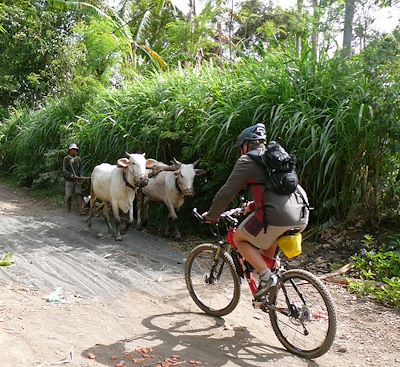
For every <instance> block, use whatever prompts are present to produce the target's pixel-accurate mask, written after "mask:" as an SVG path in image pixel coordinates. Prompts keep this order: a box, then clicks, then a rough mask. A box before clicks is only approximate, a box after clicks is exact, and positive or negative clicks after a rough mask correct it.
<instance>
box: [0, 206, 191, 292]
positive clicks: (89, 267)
mask: <svg viewBox="0 0 400 367" xmlns="http://www.w3.org/2000/svg"><path fill="white" fill-rule="evenodd" d="M14 204H15V203H14ZM13 209H14V210H13V212H10V211H4V210H3V211H2V212H1V214H2V215H0V239H1V243H0V244H1V245H2V249H1V250H2V252H11V253H13V254H15V257H16V262H17V264H18V266H14V267H10V268H7V269H1V268H0V274H2V277H3V279H6V280H8V281H9V282H16V283H19V284H21V285H24V286H27V287H30V288H35V289H41V290H49V291H50V290H52V289H54V288H56V287H62V288H63V289H65V290H66V291H67V292H71V293H73V294H75V295H79V296H83V297H100V298H101V297H105V298H113V297H117V296H121V295H123V294H125V293H126V291H127V290H130V289H137V290H139V291H148V290H149V289H151V292H152V293H154V292H157V293H158V294H159V295H165V294H166V289H165V287H164V286H163V284H162V282H164V281H168V279H170V278H171V277H173V276H174V277H175V278H176V274H177V273H178V274H179V273H180V274H183V266H182V265H181V264H182V255H181V254H179V253H178V252H175V251H174V250H172V249H171V248H169V246H168V242H167V241H163V240H160V239H158V238H155V237H153V236H151V235H149V234H146V233H141V232H137V231H135V230H132V229H130V232H128V234H127V235H126V236H124V237H123V241H122V242H116V241H114V239H113V238H112V236H111V235H110V234H104V231H105V229H106V227H105V224H104V222H103V220H102V218H95V220H94V221H93V227H92V229H91V230H90V231H89V230H88V229H87V228H86V224H85V221H84V217H80V216H77V215H75V214H70V215H67V213H62V212H60V210H56V211H55V212H50V211H47V212H46V211H42V210H39V209H38V210H37V213H35V207H33V208H32V210H29V212H25V210H24V209H23V208H22V205H21V207H20V206H19V205H18V204H16V205H14V208H13ZM21 212H25V214H26V215H21ZM182 278H183V275H182ZM157 280H158V281H157ZM182 280H183V279H182Z"/></svg>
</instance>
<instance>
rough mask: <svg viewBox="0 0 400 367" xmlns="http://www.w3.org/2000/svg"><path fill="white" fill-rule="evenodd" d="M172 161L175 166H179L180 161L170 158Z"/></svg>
mask: <svg viewBox="0 0 400 367" xmlns="http://www.w3.org/2000/svg"><path fill="white" fill-rule="evenodd" d="M172 162H173V163H175V164H176V165H177V166H180V165H181V164H182V163H181V162H179V161H177V160H176V159H175V158H173V159H172Z"/></svg>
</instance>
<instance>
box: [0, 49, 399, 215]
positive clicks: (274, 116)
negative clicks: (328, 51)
mask: <svg viewBox="0 0 400 367" xmlns="http://www.w3.org/2000/svg"><path fill="white" fill-rule="evenodd" d="M371 83H372V82H371V79H370V78H367V77H365V70H364V65H363V63H362V60H359V59H354V60H349V61H344V60H342V59H341V58H339V57H337V58H334V59H331V60H324V61H322V62H321V63H320V64H315V63H313V62H312V61H310V60H309V59H308V58H307V55H303V56H302V58H300V59H296V58H293V57H292V56H291V55H287V54H284V53H279V52H273V53H271V54H269V55H267V56H266V57H265V58H264V59H263V60H262V61H254V60H246V59H244V60H242V61H240V62H238V63H237V64H226V65H224V66H222V67H220V66H215V65H211V64H205V65H203V66H202V67H201V68H199V69H177V70H174V71H170V72H165V73H154V74H153V75H152V76H150V77H147V78H144V77H138V78H137V79H136V80H135V81H134V82H131V83H129V84H127V85H125V86H124V87H123V88H121V89H117V90H116V89H102V88H97V87H96V85H92V84H91V82H90V81H89V82H87V86H86V87H85V83H83V84H82V86H81V87H80V88H79V91H75V92H74V93H72V95H71V96H69V97H66V98H61V99H57V100H52V101H49V102H48V104H47V105H46V106H45V107H44V108H42V109H41V110H38V111H26V110H19V111H16V112H15V113H14V114H12V116H11V117H10V118H9V119H8V120H7V121H5V122H4V123H3V124H2V125H1V127H0V148H1V152H2V161H3V169H7V170H8V171H9V172H11V173H12V174H13V175H14V176H15V177H16V178H17V179H18V181H19V183H20V184H24V185H38V186H42V187H46V185H47V187H50V186H52V185H55V184H57V179H56V177H57V176H56V175H55V174H53V176H52V173H54V172H55V173H57V172H58V171H59V169H60V166H61V161H62V157H63V155H64V154H65V153H66V146H67V145H68V144H69V143H70V142H72V141H75V142H77V143H78V144H79V145H80V147H81V149H80V156H81V157H82V160H83V163H84V171H85V174H86V175H89V174H90V172H91V170H92V169H93V167H94V166H95V165H97V164H99V163H102V162H109V163H115V162H116V161H117V159H118V158H120V157H122V156H123V155H124V154H125V152H126V151H128V152H146V154H147V156H148V157H152V158H156V159H159V160H161V161H164V162H169V161H170V160H171V159H172V158H173V157H175V158H177V159H178V160H180V161H182V162H185V163H188V162H193V161H195V160H197V159H198V158H201V159H202V161H201V168H204V169H206V170H207V172H208V180H207V182H204V181H202V180H200V179H197V182H196V189H197V195H196V197H195V199H194V200H193V201H192V202H191V203H192V206H197V207H199V208H200V209H204V210H206V209H207V208H208V206H209V203H210V201H211V200H212V198H213V196H214V194H215V192H216V191H217V190H218V189H219V187H221V185H222V184H223V183H224V181H225V180H226V178H227V177H228V175H229V173H230V171H231V169H232V167H233V165H234V163H235V161H236V159H237V157H238V151H237V149H236V148H235V147H234V143H235V140H236V137H237V135H238V134H239V132H240V131H241V130H242V129H243V128H245V127H247V126H248V125H250V124H253V123H255V122H259V121H262V122H264V123H265V124H266V125H267V129H268V137H269V139H270V140H277V141H278V142H281V143H282V145H283V146H284V147H286V148H287V150H288V151H289V152H291V153H294V154H295V155H296V156H297V159H298V171H299V174H300V179H301V183H302V185H303V186H304V187H305V189H306V191H307V192H308V194H309V197H310V201H311V203H312V205H313V206H314V207H316V211H315V212H314V215H313V217H314V218H315V219H316V220H317V221H318V222H319V223H328V222H329V221H331V220H332V218H335V219H339V220H341V221H347V220H356V219H358V218H359V216H360V215H363V214H368V213H369V212H371V210H370V209H371V208H378V209H380V208H387V207H389V208H394V205H395V203H394V202H391V203H389V202H388V200H389V199H390V198H391V197H393V195H388V194H387V193H389V192H392V191H393V187H395V184H396V182H395V180H396V172H398V170H399V169H400V159H399V153H398V152H397V153H396V152H395V153H393V152H392V151H390V149H389V147H390V146H393V144H395V142H396V141H397V140H396V139H397V138H396V135H395V134H392V133H391V130H390V129H389V125H387V124H383V123H382V121H381V114H379V113H378V111H379V110H380V109H381V107H380V105H378V104H377V103H376V101H375V97H374V96H373V95H371V92H370V88H372V86H373V85H372V84H371ZM388 88H389V90H390V87H388ZM387 94H388V98H389V100H390V98H392V97H393V96H392V95H390V93H389V92H387ZM43 174H46V175H47V176H46V175H45V176H43ZM46 177H53V182H51V179H50V178H49V179H48V180H46V179H45V178H46ZM376 203H378V206H377V205H376Z"/></svg>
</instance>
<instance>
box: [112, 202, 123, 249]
mask: <svg viewBox="0 0 400 367" xmlns="http://www.w3.org/2000/svg"><path fill="white" fill-rule="evenodd" d="M111 206H112V211H113V214H114V221H115V240H116V241H121V240H122V237H121V232H120V231H119V227H120V225H121V217H120V216H119V206H118V203H117V202H112V203H111Z"/></svg>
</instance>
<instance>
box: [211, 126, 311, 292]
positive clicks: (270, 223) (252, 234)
mask: <svg viewBox="0 0 400 367" xmlns="http://www.w3.org/2000/svg"><path fill="white" fill-rule="evenodd" d="M265 139H266V132H265V125H264V124H261V123H258V124H256V125H252V126H250V127H248V128H246V129H244V130H243V131H242V132H241V133H240V135H239V137H238V139H237V143H236V145H237V147H238V148H239V149H240V153H241V157H240V158H239V159H238V160H237V161H236V164H235V166H234V168H233V170H232V172H231V174H230V176H229V177H228V179H227V181H226V182H225V184H224V185H223V186H222V187H221V188H220V190H219V191H218V192H217V194H216V195H215V197H214V199H213V201H212V204H211V207H210V209H209V210H208V212H205V213H203V218H204V219H205V221H207V222H209V223H214V222H217V221H218V219H219V216H220V215H221V213H222V212H224V211H225V209H226V207H227V206H228V205H229V203H230V202H231V201H232V200H233V199H234V197H235V196H236V194H237V193H238V192H239V191H240V190H241V189H242V188H243V186H248V187H250V190H251V196H252V199H253V201H252V202H250V203H247V204H244V213H245V214H247V213H249V212H252V214H251V215H249V216H248V217H247V218H246V219H245V220H244V221H243V222H242V223H240V225H239V226H238V228H237V230H236V232H235V235H234V241H235V243H236V245H237V247H238V250H239V252H240V253H241V255H242V256H243V257H244V258H245V259H246V260H247V261H248V262H249V263H250V264H251V265H252V266H253V267H254V268H255V269H256V271H257V272H258V274H259V278H260V282H259V285H258V289H257V292H256V299H261V298H262V297H264V296H265V295H266V294H267V293H268V291H269V289H270V288H271V287H274V286H275V285H276V283H277V278H276V275H274V274H273V273H272V272H271V269H269V268H268V266H267V264H266V263H265V261H264V259H263V257H262V255H264V256H267V257H273V256H274V254H275V250H276V246H277V244H276V240H277V239H278V237H279V236H280V235H282V234H283V233H284V232H286V231H288V230H290V229H292V228H293V227H299V228H300V230H301V231H303V230H304V229H305V228H306V226H307V223H308V208H307V206H306V203H307V200H308V199H307V195H306V193H305V191H304V190H303V188H302V187H301V186H300V185H298V187H297V190H296V191H295V192H294V193H293V194H291V195H279V194H276V193H275V192H274V191H272V186H271V183H270V182H268V181H269V180H268V179H267V176H266V172H265V169H264V168H263V167H262V166H261V165H259V164H257V163H256V162H255V161H254V160H253V159H252V158H250V157H249V156H248V154H252V155H261V154H262V153H263V151H264V150H265Z"/></svg>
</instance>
